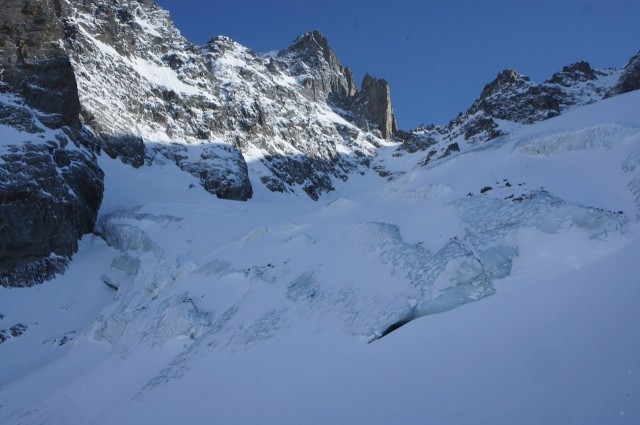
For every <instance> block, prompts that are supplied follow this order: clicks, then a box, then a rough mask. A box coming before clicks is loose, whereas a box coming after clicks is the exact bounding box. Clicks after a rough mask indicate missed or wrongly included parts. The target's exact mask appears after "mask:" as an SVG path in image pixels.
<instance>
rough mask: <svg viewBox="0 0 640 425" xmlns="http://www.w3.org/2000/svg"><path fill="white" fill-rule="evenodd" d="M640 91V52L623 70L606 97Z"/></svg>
mask: <svg viewBox="0 0 640 425" xmlns="http://www.w3.org/2000/svg"><path fill="white" fill-rule="evenodd" d="M639 89H640V52H638V53H637V54H636V55H635V56H634V57H632V58H631V60H629V62H628V63H627V65H625V67H624V68H623V70H622V75H621V76H620V79H619V80H618V82H617V83H616V84H615V85H614V86H613V87H612V88H611V89H610V90H609V91H608V92H607V94H606V97H611V96H615V95H618V94H623V93H628V92H630V91H634V90H639Z"/></svg>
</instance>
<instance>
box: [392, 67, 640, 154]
mask: <svg viewBox="0 0 640 425" xmlns="http://www.w3.org/2000/svg"><path fill="white" fill-rule="evenodd" d="M638 62H639V63H640V60H639V61H638ZM633 63H634V60H633V59H632V60H631V61H630V62H629V65H627V67H626V68H625V70H624V71H621V70H618V69H612V68H610V69H605V70H594V69H593V68H592V67H591V66H590V65H589V63H587V62H584V61H581V62H576V63H574V64H572V65H569V66H565V67H563V68H562V70H561V71H559V72H556V73H554V74H553V75H552V76H551V78H549V79H548V80H547V81H545V82H544V83H542V84H536V83H534V82H533V81H531V80H530V79H529V77H527V76H524V75H521V74H519V73H517V72H516V71H514V70H512V69H506V70H504V71H502V72H500V73H499V74H498V76H497V77H496V78H495V79H494V80H493V81H492V82H490V83H489V84H487V85H486V86H485V87H484V89H483V90H482V93H481V94H480V97H479V98H478V99H477V100H476V101H475V102H474V103H473V104H472V105H471V107H470V108H469V109H468V110H467V111H466V112H464V113H461V114H460V115H458V117H456V118H455V119H454V120H452V121H451V122H449V124H448V125H447V126H440V125H429V126H421V127H420V128H418V129H415V130H412V131H409V132H400V133H399V135H400V136H401V138H402V139H403V140H404V143H403V145H402V146H401V147H400V148H399V150H398V152H397V155H403V154H404V153H405V152H407V153H415V152H420V151H425V152H427V155H426V156H425V157H424V158H422V159H421V160H420V162H419V163H420V164H422V165H426V164H429V163H432V162H433V161H435V160H438V159H442V158H445V157H447V156H449V155H451V154H453V153H455V152H458V151H464V150H466V149H468V148H469V147H470V146H473V145H477V144H479V143H484V142H487V141H490V140H494V139H496V138H498V137H501V136H504V135H505V134H508V132H509V131H510V128H512V127H513V126H515V125H523V124H532V123H534V122H537V121H541V120H545V119H549V118H552V117H555V116H557V115H559V114H561V113H562V112H564V111H566V110H568V109H571V108H573V107H576V106H580V105H586V104H589V103H592V102H596V101H598V100H601V99H603V98H604V97H605V96H606V95H608V93H611V90H614V89H612V88H611V86H612V83H613V82H614V81H618V79H620V81H622V80H623V78H624V75H631V77H628V80H629V81H632V80H633V77H632V76H633V75H634V74H633V71H632V69H633V65H632V64H633ZM620 75H623V77H620ZM625 81H626V80H625ZM618 85H620V83H618ZM618 85H616V87H617V86H618ZM631 86H632V85H631Z"/></svg>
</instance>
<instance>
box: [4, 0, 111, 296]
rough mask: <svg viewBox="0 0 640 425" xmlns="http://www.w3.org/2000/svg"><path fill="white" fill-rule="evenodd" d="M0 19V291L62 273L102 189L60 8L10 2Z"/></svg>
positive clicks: (85, 230) (91, 221)
mask: <svg viewBox="0 0 640 425" xmlns="http://www.w3.org/2000/svg"><path fill="white" fill-rule="evenodd" d="M2 12H3V13H2V18H0V49H1V51H2V54H0V135H1V136H2V140H0V285H4V286H6V285H10V286H23V285H31V284H34V283H39V282H42V281H44V280H46V279H49V278H51V277H52V276H53V275H54V274H56V273H59V272H62V271H63V270H64V269H65V268H66V265H67V264H68V261H69V259H70V258H71V255H72V254H73V253H75V252H76V251H77V249H78V240H79V238H80V237H81V236H82V235H83V234H85V233H88V232H90V231H92V229H93V225H94V223H95V221H96V216H97V213H98V208H99V206H100V203H101V200H102V193H103V173H102V171H101V170H100V168H99V167H98V166H97V163H96V158H95V154H94V148H95V146H96V141H95V139H94V138H93V137H92V135H91V134H90V132H88V131H86V130H85V129H83V128H82V127H81V125H80V121H79V112H80V102H79V98H78V91H77V87H76V80H75V76H74V71H73V68H72V66H71V62H70V61H69V58H68V56H67V54H66V53H65V51H64V50H63V49H62V48H61V46H60V44H59V40H61V39H62V37H63V36H64V31H65V28H64V24H63V22H62V20H61V19H60V18H61V14H62V10H61V5H60V3H59V2H56V1H41V2H24V1H12V0H9V1H5V2H3V4H2Z"/></svg>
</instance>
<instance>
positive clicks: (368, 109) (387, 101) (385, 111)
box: [351, 74, 398, 139]
mask: <svg viewBox="0 0 640 425" xmlns="http://www.w3.org/2000/svg"><path fill="white" fill-rule="evenodd" d="M351 111H352V112H353V115H354V116H355V117H356V124H357V125H358V127H360V128H364V129H368V128H369V126H370V125H371V124H372V125H373V128H374V129H376V130H379V131H380V133H381V134H382V137H383V138H385V139H390V138H391V137H393V136H394V134H395V133H396V132H397V131H398V128H397V125H396V117H395V115H394V114H393V106H392V105H391V90H390V89H389V84H388V83H387V82H386V81H385V80H381V79H376V78H373V77H371V76H370V75H369V74H367V75H365V76H364V79H363V80H362V91H361V92H359V93H358V94H357V95H356V96H355V99H354V100H353V103H352V105H351Z"/></svg>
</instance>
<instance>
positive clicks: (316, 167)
mask: <svg viewBox="0 0 640 425" xmlns="http://www.w3.org/2000/svg"><path fill="white" fill-rule="evenodd" d="M2 12H3V14H2V18H0V49H1V51H0V80H1V82H2V84H1V85H0V94H1V98H0V126H1V130H2V136H3V140H2V143H1V144H0V189H1V191H0V211H2V215H1V218H0V221H1V222H0V233H1V235H2V241H1V242H0V282H1V283H2V284H3V285H13V286H16V285H30V284H33V283H38V282H41V281H43V280H46V279H48V278H49V277H51V276H52V275H53V274H55V273H58V272H61V271H63V270H64V268H65V267H66V264H67V262H68V260H69V258H70V256H71V255H72V254H73V253H74V252H75V251H76V250H77V241H78V239H79V238H80V237H81V236H82V235H83V234H85V233H87V232H90V231H92V229H93V226H94V223H95V221H96V216H97V212H98V209H99V206H100V203H101V199H102V192H103V173H102V171H101V170H100V168H99V167H98V165H97V162H96V154H99V152H104V153H106V154H107V155H109V156H111V157H113V158H119V159H120V160H121V161H122V162H124V163H125V164H129V165H131V166H133V167H142V166H156V165H162V164H166V163H167V162H169V163H175V164H176V165H177V166H178V167H180V168H181V169H182V170H184V171H185V172H187V173H190V174H192V175H194V176H196V177H197V178H198V179H199V180H200V182H201V184H202V185H203V187H204V188H205V189H206V190H207V191H209V192H211V193H212V194H214V195H216V196H218V197H219V198H225V199H234V200H246V199H249V198H250V197H251V196H252V194H253V187H254V186H255V185H256V184H260V185H262V184H264V185H265V186H266V187H267V188H268V189H270V190H272V191H278V192H287V193H298V192H299V193H302V194H305V196H307V195H308V196H309V197H311V198H312V199H318V197H319V196H320V195H321V194H322V193H326V192H328V191H331V190H333V187H334V181H335V180H336V179H338V180H346V179H348V177H349V175H350V173H352V172H364V171H363V170H365V169H366V168H367V167H368V165H369V161H370V159H371V158H372V157H374V156H375V149H376V147H377V146H379V145H380V144H381V143H384V141H385V139H390V138H392V137H393V135H394V132H395V131H396V128H395V121H394V118H393V114H392V107H391V99H390V93H389V88H388V85H386V83H383V82H382V81H381V80H374V79H371V78H370V77H367V79H365V82H366V84H365V87H364V88H363V90H362V91H359V90H358V88H357V84H356V83H355V81H354V79H353V75H352V73H351V71H350V70H349V69H348V68H346V67H344V66H343V65H341V64H340V62H339V60H338V58H337V57H336V55H335V53H334V52H333V50H331V48H330V47H329V44H328V42H327V40H326V38H324V37H323V36H322V34H320V33H319V32H317V31H314V32H310V33H308V34H305V35H303V36H301V37H299V38H298V39H296V40H295V41H294V42H293V43H292V45H291V46H289V47H287V48H285V49H284V50H282V51H281V52H279V53H277V54H273V55H258V54H256V53H255V52H253V51H251V50H250V49H248V48H246V47H243V46H241V45H239V44H238V43H235V42H234V41H232V40H230V39H228V38H226V37H216V38H214V39H212V40H211V41H210V42H209V43H207V44H206V45H203V46H198V45H195V44H192V43H190V42H188V41H187V40H186V39H185V38H184V37H182V35H181V34H180V32H179V31H178V30H177V29H176V28H175V27H174V25H173V23H172V21H171V18H170V16H169V14H168V12H167V11H165V10H163V9H162V8H160V7H159V6H158V5H156V4H155V3H154V2H153V1H148V0H141V1H133V0H116V1H106V0H83V1H79V0H74V1H61V0H44V1H27V2H24V1H17V0H7V1H5V2H3V4H2ZM369 80H371V81H374V82H375V84H373V85H370V84H369ZM354 105H355V106H354ZM352 106H353V108H352Z"/></svg>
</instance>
